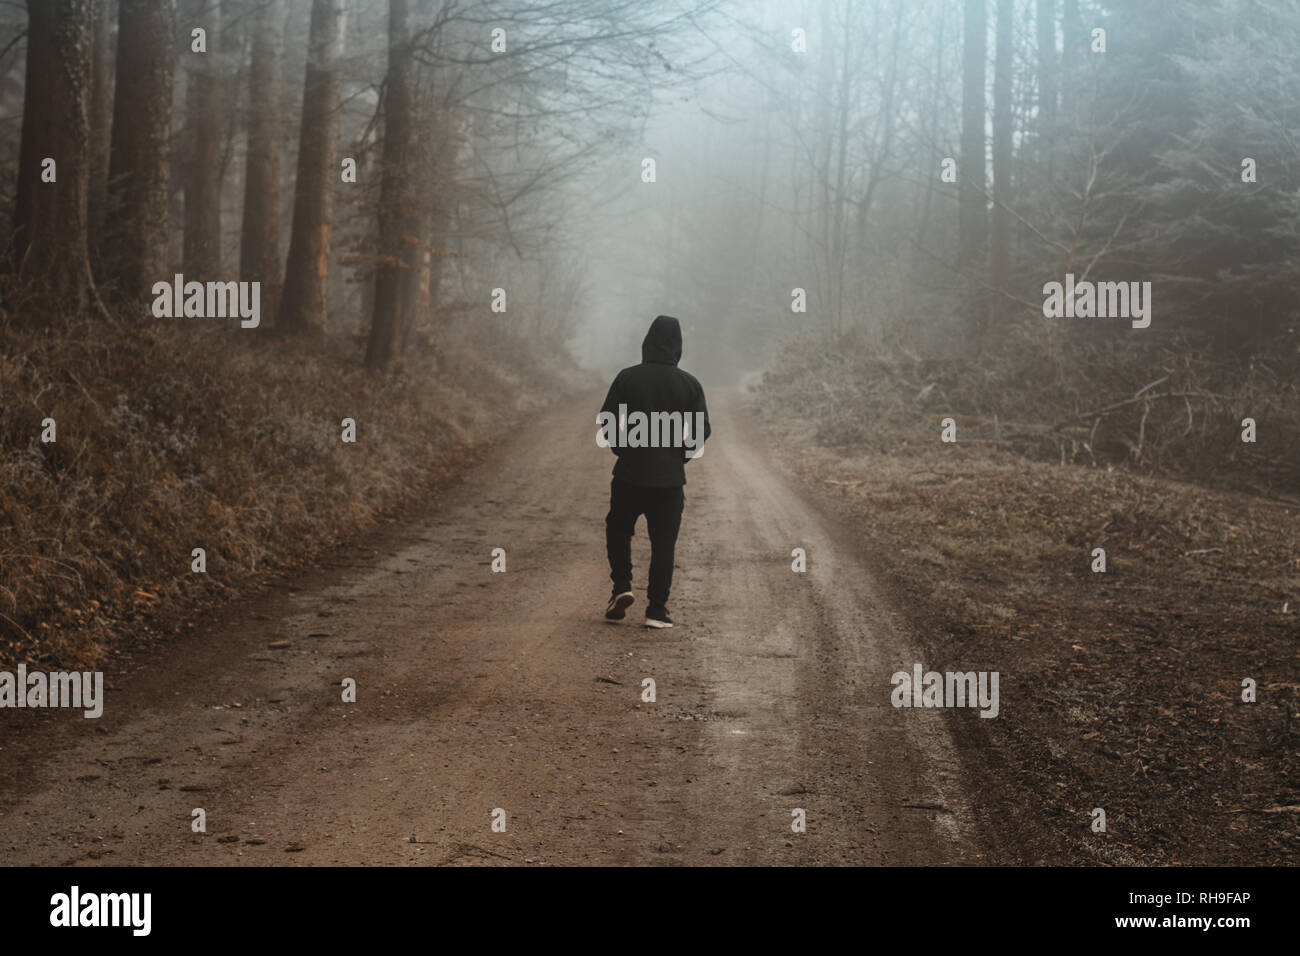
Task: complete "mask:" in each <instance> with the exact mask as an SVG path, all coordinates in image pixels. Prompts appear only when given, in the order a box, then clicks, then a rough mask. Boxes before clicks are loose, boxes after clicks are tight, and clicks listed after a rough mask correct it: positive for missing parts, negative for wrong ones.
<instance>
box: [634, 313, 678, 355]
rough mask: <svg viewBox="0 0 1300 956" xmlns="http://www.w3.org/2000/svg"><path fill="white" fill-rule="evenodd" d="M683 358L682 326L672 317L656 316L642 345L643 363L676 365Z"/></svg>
mask: <svg viewBox="0 0 1300 956" xmlns="http://www.w3.org/2000/svg"><path fill="white" fill-rule="evenodd" d="M681 357H682V326H681V323H680V322H678V321H677V320H676V319H674V318H673V317H672V316H671V315H660V316H656V317H655V320H654V321H653V322H651V323H650V331H649V332H647V333H646V334H645V340H644V341H643V342H642V343H641V361H642V362H654V363H655V364H657V365H676V364H677V362H678V361H679V360H680V359H681Z"/></svg>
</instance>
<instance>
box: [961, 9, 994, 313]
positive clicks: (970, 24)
mask: <svg viewBox="0 0 1300 956" xmlns="http://www.w3.org/2000/svg"><path fill="white" fill-rule="evenodd" d="M987 29H988V26H987V23H986V10H985V0H965V11H964V15H963V18H962V96H961V165H960V166H959V167H958V172H957V175H958V182H959V184H960V185H959V188H958V197H959V208H958V220H957V238H958V246H959V250H960V251H959V259H960V264H961V268H962V269H963V270H964V271H965V272H966V274H967V275H968V276H970V275H978V274H983V272H984V261H985V245H986V242H987V229H988V225H987V216H986V213H985V189H984V186H985V179H984V158H985V155H984V61H985V58H986V56H987V47H988V41H987V37H986V36H985V33H986V31H987ZM985 302H986V297H985V296H984V295H983V294H982V293H980V292H979V291H978V289H977V288H976V287H975V286H974V285H973V284H972V286H971V288H970V289H969V291H968V302H967V310H968V311H967V315H968V318H969V320H970V324H971V325H972V326H973V328H974V331H975V332H976V333H980V332H981V331H982V325H983V322H984V319H985V318H986V311H987V307H986V305H985Z"/></svg>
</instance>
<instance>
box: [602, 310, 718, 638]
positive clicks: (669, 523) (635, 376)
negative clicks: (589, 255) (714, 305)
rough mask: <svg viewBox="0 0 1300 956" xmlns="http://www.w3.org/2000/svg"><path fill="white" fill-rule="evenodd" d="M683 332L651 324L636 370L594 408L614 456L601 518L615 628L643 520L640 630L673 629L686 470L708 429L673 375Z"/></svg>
mask: <svg viewBox="0 0 1300 956" xmlns="http://www.w3.org/2000/svg"><path fill="white" fill-rule="evenodd" d="M681 357H682V326H681V323H680V322H678V321H677V320H676V319H675V318H673V317H672V316H670V315H661V316H658V317H656V318H655V320H654V321H653V322H651V323H650V330H649V331H648V332H646V335H645V339H644V341H642V343H641V364H640V365H633V366H631V367H629V368H625V369H623V371H621V372H619V373H618V375H617V376H616V377H615V378H614V383H613V384H612V385H610V387H609V393H608V394H607V395H606V396H605V403H604V404H603V405H602V406H601V408H600V415H599V416H597V423H598V424H600V425H601V438H602V439H603V441H602V444H604V443H607V444H608V445H609V447H610V449H611V450H612V451H613V452H614V454H615V455H617V456H618V461H617V462H616V463H615V465H614V479H613V481H612V482H611V484H610V510H609V514H608V516H607V517H606V518H605V545H606V551H607V553H608V557H609V565H610V578H611V579H612V580H613V582H614V593H613V596H612V597H611V598H610V601H609V606H608V607H607V608H606V610H605V616H606V617H607V618H609V619H610V620H621V619H622V618H623V616H624V612H625V611H626V609H627V608H628V606H629V605H631V604H632V602H633V600H635V597H634V595H633V594H632V534H633V532H634V530H635V528H636V521H637V518H639V517H640V516H641V515H643V514H644V515H645V516H646V530H647V531H648V532H649V535H650V549H651V557H650V582H649V586H648V587H647V589H646V591H647V593H646V597H647V599H648V601H649V606H648V608H647V610H646V625H647V626H649V627H672V621H671V620H670V619H669V617H668V608H667V604H668V592H669V589H670V588H671V586H672V578H673V559H674V549H675V547H676V543H677V531H678V529H679V527H680V525H681V518H682V508H683V506H684V504H685V495H684V493H683V491H682V486H683V485H685V484H686V462H688V461H690V460H691V459H693V458H698V457H699V456H700V455H702V454H703V448H704V442H705V441H706V440H707V439H708V437H709V435H710V433H711V432H712V429H711V427H710V425H709V410H708V406H707V405H706V404H705V401H704V388H703V387H702V386H701V385H700V383H699V381H698V380H697V379H696V378H695V376H694V375H691V374H690V373H689V372H686V371H683V370H682V369H680V368H678V367H677V362H678V361H679V360H680V359H681Z"/></svg>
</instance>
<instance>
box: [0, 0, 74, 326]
mask: <svg viewBox="0 0 1300 956" xmlns="http://www.w3.org/2000/svg"><path fill="white" fill-rule="evenodd" d="M92 36H93V29H92V17H91V0H28V3H27V83H26V89H25V91H24V102H23V129H22V141H21V145H20V151H19V172H18V189H17V195H16V197H15V203H14V229H13V233H14V238H13V247H12V253H13V263H14V268H15V271H16V272H17V273H18V274H19V275H20V276H21V277H23V278H24V279H30V280H32V281H33V282H34V283H36V288H35V290H34V291H35V294H36V297H37V299H38V300H39V301H41V302H42V304H43V305H45V306H47V307H50V308H57V309H58V310H59V312H60V313H63V314H68V313H76V312H79V311H80V310H81V309H82V308H84V307H85V304H86V300H87V295H88V292H89V289H90V260H89V258H88V254H87V245H86V204H87V199H88V187H89V178H90V177H89V172H88V167H87V160H88V155H87V154H88V149H89V140H90V119H89V116H88V109H89V99H90V59H91V46H92V42H93V41H92ZM47 159H48V160H53V162H54V164H55V165H54V168H53V175H54V177H55V178H54V181H52V182H47V181H45V180H44V176H45V175H46V170H47V169H48V166H47V165H46V160H47Z"/></svg>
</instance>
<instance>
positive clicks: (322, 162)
mask: <svg viewBox="0 0 1300 956" xmlns="http://www.w3.org/2000/svg"><path fill="white" fill-rule="evenodd" d="M346 19H347V0H312V5H311V29H310V38H309V40H308V50H307V73H306V78H305V80H304V82H303V97H302V126H301V132H300V134H299V136H298V179H297V182H296V183H295V186H294V193H293V230H292V232H291V234H290V236H289V259H288V262H287V263H286V264H285V270H284V295H283V296H282V298H281V300H280V311H279V315H278V317H277V322H276V324H277V327H278V328H280V329H282V330H283V331H285V332H291V333H302V332H307V331H319V330H322V329H323V328H324V325H325V290H326V284H327V282H328V279H329V239H330V221H331V218H332V216H333V206H334V183H335V182H336V177H338V175H339V166H338V163H337V162H336V159H337V156H338V143H337V140H338V132H339V120H338V109H339V75H338V69H339V65H338V64H339V58H340V56H341V55H342V52H343V27H344V24H345V22H346Z"/></svg>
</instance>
